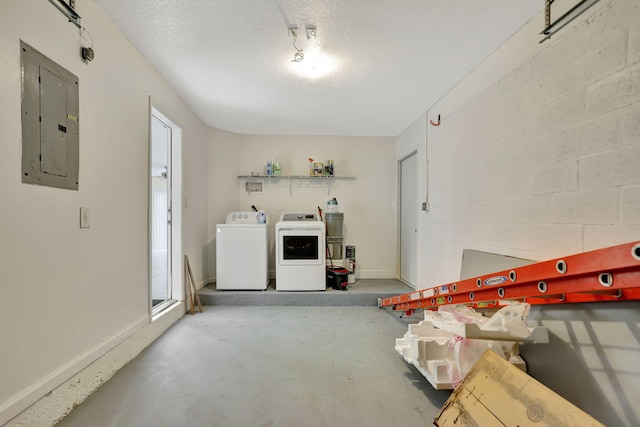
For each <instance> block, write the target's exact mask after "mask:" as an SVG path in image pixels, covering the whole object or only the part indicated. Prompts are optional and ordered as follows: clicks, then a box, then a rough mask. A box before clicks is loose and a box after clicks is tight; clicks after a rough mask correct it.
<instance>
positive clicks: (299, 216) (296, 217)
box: [280, 212, 318, 221]
mask: <svg viewBox="0 0 640 427" xmlns="http://www.w3.org/2000/svg"><path fill="white" fill-rule="evenodd" d="M280 221H318V215H317V214H315V213H310V212H288V213H283V214H282V216H281V217H280Z"/></svg>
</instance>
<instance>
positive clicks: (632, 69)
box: [399, 0, 640, 425]
mask: <svg viewBox="0 0 640 427" xmlns="http://www.w3.org/2000/svg"><path fill="white" fill-rule="evenodd" d="M574 3H575V2H574ZM638 22H640V4H638V2H637V1H635V0H601V1H600V2H599V3H598V4H597V5H596V6H593V7H592V8H591V9H590V10H589V11H588V12H587V13H586V14H585V15H583V16H582V17H581V18H579V19H578V20H577V21H576V22H575V23H573V24H571V25H569V26H568V27H566V28H565V29H564V30H563V31H562V32H561V33H559V34H558V35H556V36H554V37H553V38H552V39H551V40H550V41H547V42H545V43H543V44H539V43H538V41H539V40H540V35H539V34H538V33H539V32H540V30H541V29H542V28H543V17H542V16H539V17H538V18H536V19H535V20H534V21H533V22H531V23H530V24H528V25H527V26H526V27H525V28H523V30H522V31H520V32H519V33H517V34H516V35H515V36H514V37H512V38H511V39H510V40H509V41H508V42H507V43H506V44H505V45H504V46H502V47H501V48H500V49H498V50H497V51H496V52H494V54H492V55H491V56H490V57H489V58H487V60H486V61H484V63H483V64H482V65H481V66H480V67H479V68H478V69H476V70H474V72H473V73H471V75H470V76H468V77H467V78H466V79H465V80H464V81H462V82H461V83H459V84H458V85H457V86H456V87H455V88H453V89H452V90H451V92H450V93H448V94H447V95H446V96H445V97H443V98H442V99H441V100H440V101H439V102H438V103H437V104H435V105H434V106H432V107H431V108H430V109H429V112H428V118H430V119H432V120H436V119H437V115H438V114H440V115H441V118H442V124H441V126H439V127H434V126H431V125H427V139H428V150H427V151H428V156H427V157H428V159H429V176H428V178H429V199H430V202H431V210H430V211H429V212H426V213H422V214H421V215H420V224H419V226H420V237H419V266H420V271H419V272H418V273H419V274H418V277H419V283H420V286H419V287H421V288H425V287H430V286H435V285H439V284H443V283H448V282H453V281H455V280H458V277H459V274H460V262H461V257H462V250H463V249H466V248H468V249H476V250H481V251H486V252H494V253H499V254H504V255H511V256H515V257H521V258H527V259H533V260H545V259H549V258H554V257H559V256H563V255H568V254H573V253H580V252H583V251H587V250H591V249H596V248H601V247H607V246H611V245H615V244H621V243H625V242H630V241H634V240H639V239H640V209H639V208H640V167H638V166H639V165H640V120H639V117H640V30H639V29H638ZM419 122H422V118H421V119H419ZM416 126H418V125H416ZM411 133H412V130H411V129H409V130H408V131H407V132H406V134H407V135H409V134H411ZM407 137H408V136H407ZM412 139H413V140H416V141H419V140H420V139H421V138H420V137H413V138H412ZM419 143H420V144H421V146H422V147H426V142H423V141H420V142H419ZM410 145H411V144H410V143H408V142H407V141H402V140H401V141H400V142H399V150H401V151H405V150H406V148H404V147H406V146H410ZM399 154H400V153H399ZM422 169H423V170H425V169H426V161H425V162H423V164H422ZM421 191H422V193H421V194H422V198H423V199H424V198H426V187H424V188H422V189H421ZM638 308H640V304H638V303H618V304H615V303H614V304H610V305H607V306H606V307H605V306H603V305H595V306H594V305H592V306H588V305H575V306H563V307H552V308H549V307H547V308H543V309H536V310H533V312H532V317H533V318H537V319H538V320H540V321H541V322H543V323H545V324H546V325H548V326H549V328H550V330H551V333H552V344H550V345H549V346H548V347H546V348H541V347H540V346H537V347H536V346H533V347H531V346H529V347H527V346H525V347H524V348H523V354H524V355H525V358H526V356H527V355H528V356H529V357H530V358H529V359H527V362H528V363H529V365H530V368H531V369H530V372H531V373H532V375H533V376H534V377H537V378H540V379H542V380H544V381H543V382H544V383H545V384H547V385H549V386H550V387H552V388H553V389H554V390H555V391H557V392H558V393H559V394H560V395H563V396H564V397H567V398H568V399H569V400H571V401H572V402H574V403H575V404H577V405H578V406H580V407H581V408H583V409H584V410H586V411H587V412H589V413H591V414H593V415H594V416H596V417H597V418H598V419H600V420H601V421H603V422H604V423H605V424H607V425H640V422H639V420H640V412H638V411H639V410H638V408H637V405H635V403H634V402H637V401H638V398H640V383H638V381H637V375H638V369H637V360H638V356H640V333H639V331H638V326H637V325H638V322H639V321H640V316H639V315H638Z"/></svg>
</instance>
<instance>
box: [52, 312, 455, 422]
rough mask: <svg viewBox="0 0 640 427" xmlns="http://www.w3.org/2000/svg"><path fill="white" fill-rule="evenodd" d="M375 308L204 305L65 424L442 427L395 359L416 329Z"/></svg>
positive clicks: (436, 394) (426, 394) (425, 395)
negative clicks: (398, 344) (402, 340)
mask: <svg viewBox="0 0 640 427" xmlns="http://www.w3.org/2000/svg"><path fill="white" fill-rule="evenodd" d="M420 317H421V316H418V315H414V317H413V318H407V317H405V318H399V315H398V313H397V312H392V311H390V310H386V309H378V308H376V307H317V306H316V307H299V306H258V307H241V306H205V307H204V312H203V313H197V314H195V315H193V316H190V315H186V316H185V317H184V318H183V319H181V320H180V321H179V322H178V323H177V324H176V325H174V326H173V327H172V328H171V329H169V330H168V331H167V332H166V333H165V334H164V335H163V336H162V337H160V338H159V339H158V340H157V341H156V342H154V343H153V344H152V345H151V346H149V347H148V348H147V349H146V350H145V351H144V352H143V353H142V354H141V355H139V356H138V357H137V358H136V359H134V360H133V361H131V362H130V363H129V364H127V365H126V366H125V367H124V368H122V369H121V370H120V371H119V372H118V373H117V374H116V375H115V376H114V377H113V378H112V379H111V380H109V381H108V382H107V383H105V384H104V385H103V386H102V387H101V388H100V389H98V390H97V391H96V392H95V393H94V394H93V395H91V396H90V397H89V398H88V399H87V400H86V401H85V402H84V403H82V404H81V405H80V406H78V407H77V408H76V409H75V410H74V411H73V412H71V413H70V414H69V415H68V416H67V417H66V418H65V419H63V420H62V421H61V422H60V423H59V424H58V426H61V427H71V426H83V427H84V426H88V425H91V426H98V427H99V426H142V425H145V426H151V425H153V426H251V427H255V426H296V427H297V426H304V427H316V426H349V427H355V426H394V425H398V426H399V425H432V423H433V419H434V418H435V416H436V415H437V413H438V411H439V409H440V407H441V406H442V405H443V404H444V402H445V401H446V399H447V398H448V396H449V393H450V392H449V391H436V390H434V389H433V388H431V386H430V385H429V384H428V383H427V381H426V380H425V379H424V378H423V377H422V376H421V375H420V374H419V373H418V371H417V370H416V369H415V368H413V367H412V366H410V365H408V364H407V363H405V362H404V360H403V359H402V357H401V356H400V355H399V354H398V353H396V352H395V350H394V344H395V339H396V338H399V337H401V336H402V335H404V333H405V332H406V330H407V325H408V323H414V322H415V323H417V322H419V321H420Z"/></svg>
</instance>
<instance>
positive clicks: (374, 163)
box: [208, 130, 396, 281]
mask: <svg viewBox="0 0 640 427" xmlns="http://www.w3.org/2000/svg"><path fill="white" fill-rule="evenodd" d="M276 157H279V158H280V161H281V163H282V165H283V175H308V173H309V172H308V166H307V165H308V161H307V159H308V158H313V159H315V161H319V162H323V163H326V161H327V160H329V159H331V160H334V162H335V173H336V175H337V176H351V177H355V178H356V179H355V180H350V181H340V180H335V181H334V183H333V184H332V186H331V191H330V192H328V191H329V188H328V185H327V183H326V181H323V182H317V181H304V180H297V181H294V182H293V186H292V188H291V192H290V187H289V181H288V180H285V179H281V180H275V179H271V180H270V181H265V182H264V184H263V191H262V193H251V194H249V193H247V192H246V191H245V182H246V180H241V179H237V178H236V177H237V176H238V175H248V174H250V173H251V172H260V173H262V174H264V166H265V165H266V163H267V160H269V159H271V160H275V158H276ZM209 165H210V166H211V167H212V168H213V169H212V170H210V172H209V198H210V208H209V221H208V222H209V224H208V225H209V232H208V238H209V245H208V246H209V248H210V250H209V254H210V255H209V257H208V258H209V261H210V263H211V264H210V268H209V270H208V271H209V272H211V274H210V276H209V278H210V280H212V281H213V278H214V272H215V240H213V239H215V229H214V228H215V224H217V223H222V222H224V220H225V218H226V214H227V213H228V212H229V211H232V210H251V205H255V206H256V207H257V208H258V209H264V210H266V211H267V214H268V215H269V221H270V228H271V254H270V262H269V266H270V267H269V268H270V270H271V274H273V272H274V271H275V264H274V256H273V248H274V240H273V237H274V236H273V235H274V228H275V224H276V222H278V220H279V219H280V215H281V214H282V213H283V212H299V211H304V212H317V208H318V206H320V207H321V208H322V209H323V212H324V211H326V203H327V200H329V199H330V198H332V197H335V198H336V199H337V200H338V206H339V209H340V212H343V213H344V238H345V244H348V245H355V246H356V256H357V272H358V277H359V278H394V277H396V255H395V254H396V205H395V203H396V199H395V197H396V175H395V174H396V162H395V144H394V139H393V138H376V137H335V136H308V135H307V136H305V135H298V136H295V135H237V134H230V133H228V132H222V131H217V130H212V131H211V133H210V146H209Z"/></svg>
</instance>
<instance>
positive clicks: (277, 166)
mask: <svg viewBox="0 0 640 427" xmlns="http://www.w3.org/2000/svg"><path fill="white" fill-rule="evenodd" d="M273 174H274V175H282V164H281V163H280V159H279V158H278V157H276V160H275V161H274V162H273Z"/></svg>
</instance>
